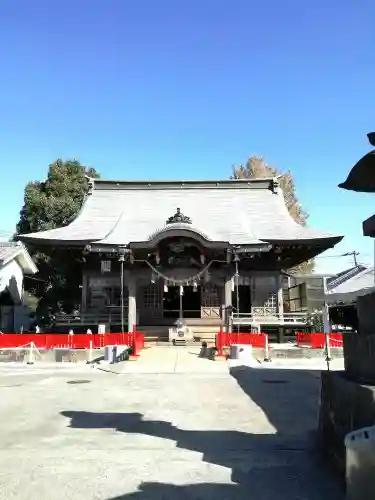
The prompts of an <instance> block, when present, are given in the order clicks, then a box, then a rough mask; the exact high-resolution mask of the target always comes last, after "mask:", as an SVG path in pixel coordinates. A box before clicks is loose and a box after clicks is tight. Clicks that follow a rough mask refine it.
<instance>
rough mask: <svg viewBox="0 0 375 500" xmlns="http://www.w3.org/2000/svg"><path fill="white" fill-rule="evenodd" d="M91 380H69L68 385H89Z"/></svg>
mask: <svg viewBox="0 0 375 500" xmlns="http://www.w3.org/2000/svg"><path fill="white" fill-rule="evenodd" d="M90 382H91V380H69V382H67V384H89V383H90Z"/></svg>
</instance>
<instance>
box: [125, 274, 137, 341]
mask: <svg viewBox="0 0 375 500" xmlns="http://www.w3.org/2000/svg"><path fill="white" fill-rule="evenodd" d="M127 285H128V294H129V302H128V331H129V332H132V331H133V330H134V329H135V328H136V326H137V282H136V277H135V275H134V273H132V272H129V275H128V279H127Z"/></svg>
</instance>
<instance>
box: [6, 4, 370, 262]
mask: <svg viewBox="0 0 375 500" xmlns="http://www.w3.org/2000/svg"><path fill="white" fill-rule="evenodd" d="M374 19H375V3H374V2H373V0H359V1H358V2H353V0H341V1H338V0H315V2H307V3H306V2H301V1H300V0H285V1H283V2H280V1H279V0H262V1H251V0H233V1H231V2H228V1H224V0H185V1H183V0H180V1H175V0H137V1H136V2H134V1H130V0H106V1H105V2H104V1H97V2H94V1H92V0H74V1H73V0H64V2H57V1H54V2H51V1H47V0H33V1H30V0H2V2H1V4H0V46H1V47H2V49H1V51H0V62H1V78H0V111H1V118H2V119H1V120H0V165H1V172H2V175H1V183H0V196H1V211H0V230H3V231H4V230H5V231H13V228H14V225H15V223H16V222H17V219H18V212H19V209H20V207H21V205H22V200H23V188H24V186H25V184H26V183H27V181H29V180H36V179H39V180H42V179H43V178H44V177H45V174H46V171H47V167H48V164H49V163H51V162H52V161H53V160H55V159H56V158H58V157H63V158H77V159H79V160H80V161H82V162H83V163H85V164H88V165H92V166H95V167H96V168H97V170H98V171H99V172H100V173H101V175H102V177H105V178H120V179H134V178H139V179H156V178H171V179H188V178H198V179H199V178H227V177H228V176H229V175H230V172H231V165H232V164H235V163H241V162H245V161H246V158H247V157H248V156H251V155H254V154H255V155H259V156H263V157H264V158H265V159H266V161H267V162H268V163H270V164H272V165H274V166H276V167H278V168H279V169H281V170H287V169H291V170H292V172H293V173H294V175H295V180H296V185H297V192H298V195H299V197H300V200H301V203H302V205H303V206H304V207H305V208H306V209H307V210H308V211H309V212H310V214H311V216H310V222H309V223H310V225H311V226H314V227H316V228H318V229H322V230H326V231H329V232H333V233H336V234H337V233H338V234H345V235H346V238H345V240H344V241H343V243H342V244H340V245H339V246H338V247H336V249H334V250H333V251H331V254H332V255H338V254H341V253H344V252H346V251H351V250H358V251H359V252H360V253H361V255H360V256H359V260H360V261H362V262H365V263H372V262H373V244H372V242H371V240H369V239H366V238H364V237H362V234H361V231H362V228H361V222H362V220H363V219H365V218H367V217H368V216H370V215H372V214H373V213H374V212H375V197H374V196H371V195H364V194H355V193H349V192H345V191H342V190H340V189H338V188H337V184H338V183H339V182H341V181H343V180H344V179H345V178H346V175H347V174H348V172H349V170H350V168H351V167H352V165H353V164H354V163H355V161H356V160H358V159H359V157H360V156H362V155H363V154H365V153H366V152H367V151H368V150H369V149H370V146H369V145H368V143H367V139H366V133H367V132H369V131H371V130H374V129H375V100H374V97H373V96H374V88H375V69H374V68H375V67H374V64H373V62H374V61H373V48H374V46H375V31H374V29H373V20H374ZM317 262H318V270H319V271H322V272H323V271H324V272H335V271H337V270H339V269H341V268H344V267H346V266H347V265H348V264H350V262H351V259H350V258H349V259H348V258H332V257H331V258H329V257H327V258H326V257H323V258H320V259H318V261H317Z"/></svg>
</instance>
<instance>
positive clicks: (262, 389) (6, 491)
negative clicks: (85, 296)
mask: <svg viewBox="0 0 375 500" xmlns="http://www.w3.org/2000/svg"><path fill="white" fill-rule="evenodd" d="M163 349H164V350H163ZM152 351H153V352H151V350H150V352H147V353H145V354H144V355H142V357H141V359H140V360H139V361H134V362H129V363H124V364H121V365H115V367H114V366H106V365H100V367H99V369H98V368H90V367H88V366H86V365H81V366H77V365H76V366H72V365H68V366H63V367H60V368H59V369H54V367H53V366H48V367H43V366H41V365H39V367H38V366H37V365H34V366H30V367H25V366H18V367H11V366H7V367H4V366H2V367H1V370H0V394H1V397H0V419H1V422H2V424H1V426H0V449H1V450H2V451H0V500H3V499H4V500H5V499H6V500H13V499H18V500H26V499H27V500H44V499H46V500H78V499H80V500H82V499H83V500H93V499H97V500H104V499H105V500H120V499H121V500H127V499H129V500H130V499H133V498H134V499H135V500H138V499H139V500H142V499H150V500H154V499H183V498H186V499H205V500H206V499H207V500H210V499H215V500H222V499H228V500H236V499H254V500H271V499H272V500H284V499H285V500H305V499H306V500H318V499H319V500H342V499H343V498H344V497H343V494H342V492H341V491H340V489H339V486H338V484H337V481H336V479H335V478H333V477H331V476H330V474H329V473H328V472H327V470H326V468H325V466H324V463H323V462H322V461H321V459H320V458H319V456H318V454H317V453H316V451H315V430H316V426H317V411H318V405H319V376H320V374H319V371H317V370H314V369H313V368H312V367H310V369H307V368H309V367H306V366H304V367H303V368H304V369H301V367H300V368H296V367H294V368H295V369H287V368H288V366H285V364H284V365H283V366H280V367H277V366H275V365H274V364H273V367H272V369H264V367H263V365H262V366H260V367H259V368H257V367H245V366H232V367H230V366H229V365H228V364H227V363H226V362H224V361H216V362H211V361H208V360H201V359H198V358H197V356H196V352H195V351H192V350H191V349H189V348H155V349H152ZM114 368H116V369H114ZM279 368H280V369H279ZM107 370H108V371H107ZM72 382H73V383H72ZM77 382H78V383H77Z"/></svg>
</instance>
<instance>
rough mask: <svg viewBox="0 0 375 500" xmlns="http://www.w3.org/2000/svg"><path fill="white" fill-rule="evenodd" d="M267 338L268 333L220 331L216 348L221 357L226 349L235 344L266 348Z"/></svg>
mask: <svg viewBox="0 0 375 500" xmlns="http://www.w3.org/2000/svg"><path fill="white" fill-rule="evenodd" d="M266 336H267V334H266V333H240V332H239V333H237V332H233V333H227V332H223V331H222V330H221V329H220V331H219V333H218V334H217V335H216V348H217V350H218V353H219V355H221V354H222V353H223V348H224V347H229V346H231V345H233V344H247V345H252V346H253V347H261V348H265V346H266Z"/></svg>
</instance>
